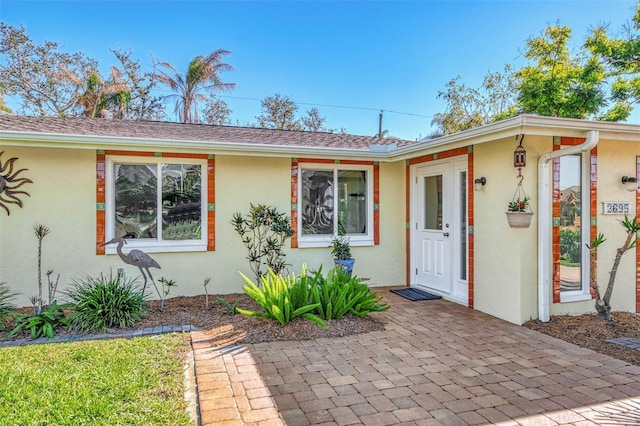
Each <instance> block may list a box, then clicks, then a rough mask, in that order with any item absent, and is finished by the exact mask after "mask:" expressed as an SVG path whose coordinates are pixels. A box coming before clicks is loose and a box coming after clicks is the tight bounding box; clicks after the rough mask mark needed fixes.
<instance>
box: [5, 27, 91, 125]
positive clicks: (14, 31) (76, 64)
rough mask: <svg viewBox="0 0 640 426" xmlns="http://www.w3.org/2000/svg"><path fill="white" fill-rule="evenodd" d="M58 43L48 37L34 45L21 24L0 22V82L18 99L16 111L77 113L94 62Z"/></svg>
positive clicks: (68, 114)
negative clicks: (18, 108)
mask: <svg viewBox="0 0 640 426" xmlns="http://www.w3.org/2000/svg"><path fill="white" fill-rule="evenodd" d="M59 47H60V46H59V44H58V43H56V42H51V41H45V42H44V43H43V44H40V45H36V44H34V43H33V41H32V40H31V38H29V36H28V35H27V34H26V31H25V29H24V27H22V26H21V27H20V28H16V27H13V26H11V25H8V24H5V23H0V84H2V85H3V86H4V87H5V88H6V94H7V95H10V96H15V97H16V98H17V99H18V100H19V101H20V103H21V110H20V111H19V112H20V113H30V114H36V115H54V116H60V117H64V116H70V115H77V114H78V98H79V96H80V95H81V94H82V93H83V91H84V89H85V84H84V82H86V81H88V79H89V77H90V76H91V73H93V72H96V70H97V62H96V61H94V60H93V59H89V58H87V57H86V56H85V55H84V54H82V53H72V54H69V53H64V52H61V51H60V50H59Z"/></svg>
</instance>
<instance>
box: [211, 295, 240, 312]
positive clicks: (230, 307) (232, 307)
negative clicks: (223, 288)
mask: <svg viewBox="0 0 640 426" xmlns="http://www.w3.org/2000/svg"><path fill="white" fill-rule="evenodd" d="M243 299H244V298H243V297H241V298H239V299H238V300H236V301H235V302H233V303H229V302H227V301H226V300H224V299H223V298H222V297H216V300H217V301H218V303H220V304H221V305H222V306H224V308H225V310H226V311H227V313H228V314H229V315H235V314H237V313H238V304H239V303H240V302H242V300H243Z"/></svg>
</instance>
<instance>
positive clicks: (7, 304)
mask: <svg viewBox="0 0 640 426" xmlns="http://www.w3.org/2000/svg"><path fill="white" fill-rule="evenodd" d="M16 296H17V293H15V292H13V291H11V289H10V288H9V285H8V284H7V283H5V282H0V320H2V318H4V317H5V316H7V315H8V314H9V312H11V310H12V309H14V308H15V305H14V304H13V302H12V300H13V298H14V297H16ZM0 327H2V323H1V322H0Z"/></svg>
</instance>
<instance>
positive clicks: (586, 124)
mask: <svg viewBox="0 0 640 426" xmlns="http://www.w3.org/2000/svg"><path fill="white" fill-rule="evenodd" d="M589 131H599V132H600V133H601V137H602V138H603V139H612V140H636V139H637V137H638V136H639V135H640V125H637V124H628V123H612V122H601V121H587V120H580V119H570V118H558V117H541V116H536V115H519V116H517V117H512V118H508V119H506V120H502V121H498V122H495V123H490V124H486V125H484V126H480V127H476V128H473V129H469V130H465V131H462V132H458V133H455V134H452V135H447V136H443V137H441V138H437V139H433V140H430V141H425V142H419V143H415V144H411V145H407V146H404V147H401V148H398V149H396V150H390V151H387V152H377V150H376V149H374V150H373V151H371V150H364V149H345V148H330V147H306V146H293V145H275V144H261V143H247V142H223V141H216V140H211V141H198V140H176V139H156V138H135V137H128V136H96V135H82V134H73V133H47V132H31V131H14V130H0V141H1V142H0V144H1V145H6V146H9V145H18V146H33V147H45V148H77V149H92V150H95V149H122V150H131V149H136V150H155V151H163V150H167V151H172V152H191V153H215V152H220V153H227V154H233V155H251V156H263V157H307V158H313V157H317V158H340V159H359V160H371V161H383V162H384V161H391V162H392V161H401V160H404V159H409V158H413V157H416V156H420V155H426V154H430V153H433V152H438V151H441V150H442V147H443V146H447V148H449V149H453V148H456V147H462V146H468V145H478V144H481V143H485V142H491V141H495V140H496V139H500V138H506V137H513V136H515V135H518V134H527V135H540V136H574V137H583V136H584V134H585V132H589ZM25 142H26V143H25Z"/></svg>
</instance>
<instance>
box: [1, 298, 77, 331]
mask: <svg viewBox="0 0 640 426" xmlns="http://www.w3.org/2000/svg"><path fill="white" fill-rule="evenodd" d="M61 325H66V326H69V320H68V319H67V318H65V316H64V312H63V310H62V306H58V302H57V301H55V300H54V301H53V302H52V303H51V305H49V306H48V307H47V308H46V309H44V308H43V309H42V310H41V311H40V313H39V314H37V315H27V314H16V326H15V328H14V329H13V330H11V332H10V333H9V335H8V337H13V336H15V335H16V334H18V333H19V332H20V331H22V330H25V329H29V330H30V334H31V338H32V339H37V338H38V337H40V336H45V337H48V338H49V339H51V338H52V337H53V336H55V334H56V333H55V330H56V328H58V327H60V326H61Z"/></svg>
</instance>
